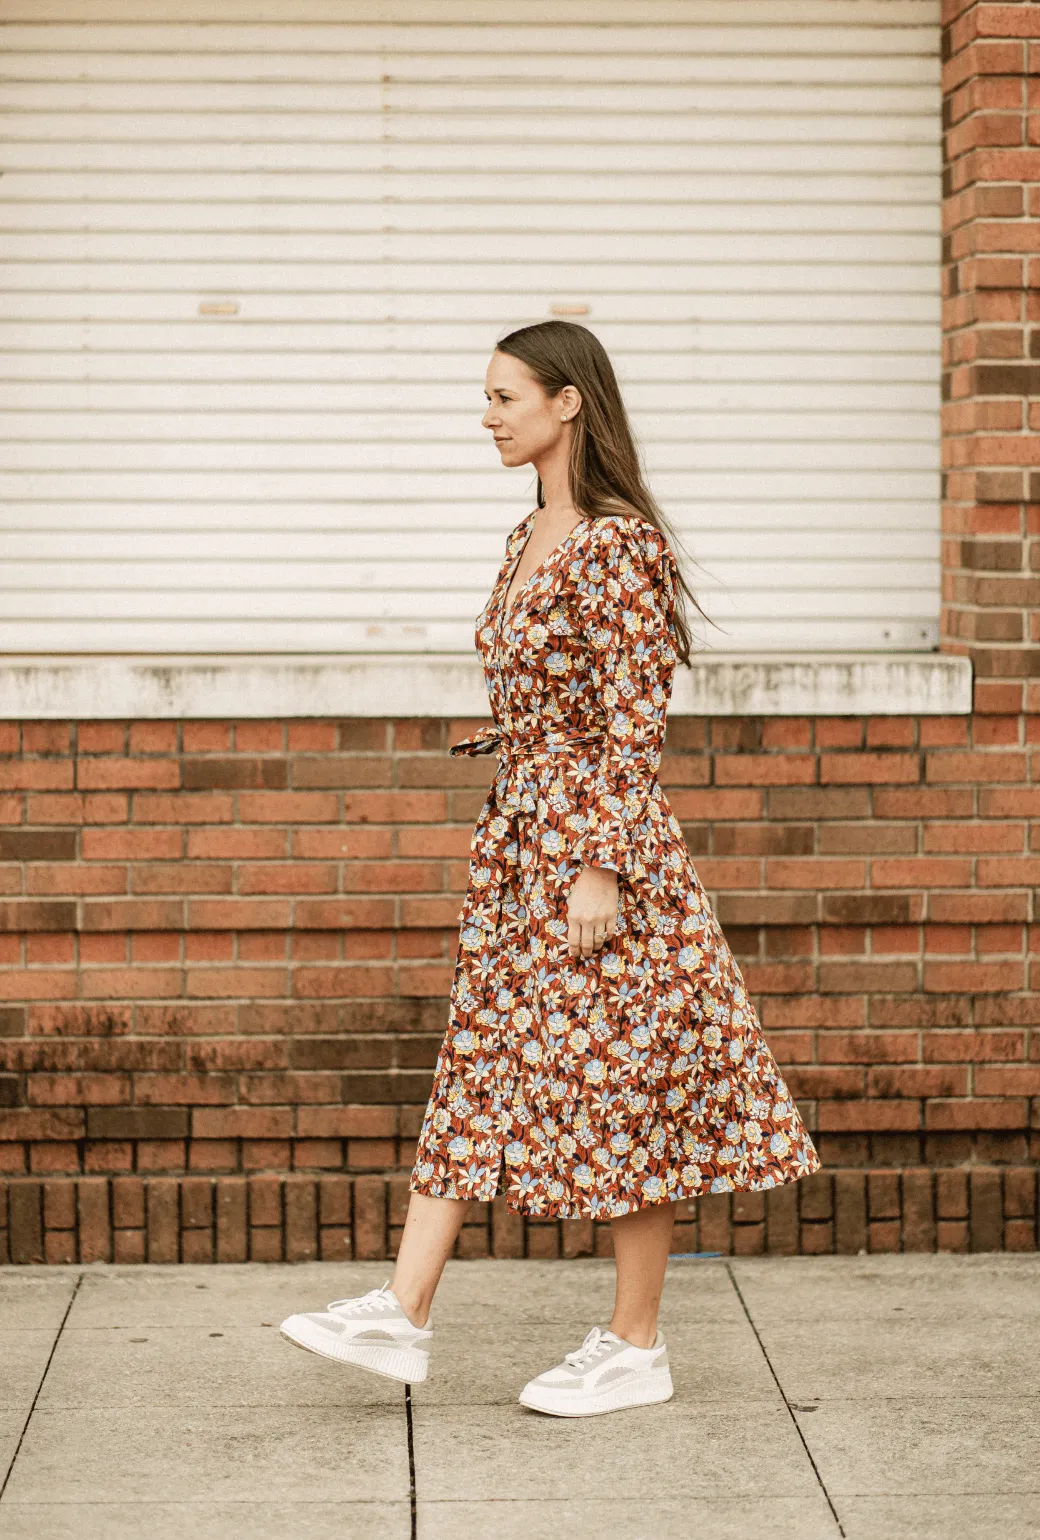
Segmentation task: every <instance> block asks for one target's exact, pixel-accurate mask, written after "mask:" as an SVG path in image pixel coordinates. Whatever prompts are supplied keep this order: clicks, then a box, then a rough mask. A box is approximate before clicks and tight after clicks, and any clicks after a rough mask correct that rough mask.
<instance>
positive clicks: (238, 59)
mask: <svg viewBox="0 0 1040 1540" xmlns="http://www.w3.org/2000/svg"><path fill="white" fill-rule="evenodd" d="M561 31H562V29H561ZM599 32H600V29H598V28H597V34H598V33H599ZM522 35H523V36H524V38H525V40H526V41H527V42H528V43H530V42H531V41H532V39H531V35H530V33H529V32H528V31H527V30H526V29H525V30H524V33H523V34H522ZM555 35H556V29H554V30H553V33H552V34H551V36H553V37H555ZM455 36H459V34H458V33H456V34H455ZM608 36H609V34H608ZM614 36H615V38H616V37H617V36H618V34H616V33H615V34H614ZM632 36H633V34H632V33H629V34H628V38H629V40H631V38H632ZM634 36H635V37H636V38H637V39H638V40H639V42H640V43H642V44H643V45H644V46H642V47H638V48H635V49H632V48H628V47H626V46H625V44H624V43H618V44H616V45H615V47H614V48H613V49H611V50H610V51H603V52H595V51H594V50H592V49H590V48H589V47H588V46H587V44H588V39H589V37H590V33H589V32H588V31H586V32H585V33H584V34H583V36H581V38H580V39H579V38H577V37H576V38H575V43H576V44H577V45H578V46H575V47H573V48H571V49H570V50H560V49H556V48H542V49H535V50H534V51H531V52H524V51H522V50H516V51H506V50H507V49H509V47H510V35H509V32H508V29H506V28H502V27H499V26H491V27H487V28H486V29H484V32H483V42H484V47H483V48H481V49H478V50H474V51H473V52H472V53H466V52H463V51H462V50H460V49H455V48H449V49H447V50H444V49H443V40H442V47H441V49H437V50H434V49H423V48H422V47H416V38H415V37H413V36H411V35H409V34H402V33H400V32H398V33H396V35H395V36H394V37H393V38H392V39H391V41H390V42H389V43H388V44H383V45H381V46H379V47H372V46H370V45H367V44H366V41H365V39H364V37H363V35H361V31H360V29H357V30H355V29H350V30H346V31H344V33H343V39H342V47H341V48H340V49H339V50H338V51H336V52H325V53H322V52H318V51H311V50H308V49H306V46H305V40H303V39H302V38H301V34H299V33H297V34H296V37H295V39H294V44H293V46H291V47H289V48H287V49H286V50H285V51H284V52H281V53H278V54H273V53H267V54H265V53H263V52H262V51H256V50H254V49H253V48H252V47H242V46H240V47H239V48H238V49H228V50H227V51H226V52H224V53H220V52H214V51H213V50H212V48H211V47H210V46H208V40H207V48H206V51H205V52H203V51H201V50H198V49H192V48H191V46H190V43H189V41H188V40H187V39H185V42H184V44H182V46H181V47H179V48H177V47H170V48H168V49H165V50H161V49H156V48H154V47H152V48H147V49H142V50H141V51H134V50H131V49H125V50H124V51H123V52H109V53H106V52H104V51H103V50H101V49H91V50H90V51H89V52H85V51H82V50H77V49H75V48H70V49H69V50H68V51H66V52H62V51H61V50H60V48H58V47H56V48H55V50H54V51H53V52H36V53H32V52H28V51H24V52H23V51H17V52H12V51H10V50H7V51H6V56H5V65H4V78H5V79H6V80H8V81H11V82H12V83H16V84H17V83H23V82H24V83H41V84H43V83H48V84H51V83H58V82H62V83H64V82H68V83H71V84H76V85H78V84H81V83H82V82H83V81H84V79H86V80H89V81H90V82H91V84H101V83H104V84H108V83H128V82H132V83H135V84H137V83H140V81H141V80H148V81H151V82H154V83H163V84H168V83H170V82H178V83H187V82H200V83H202V84H203V85H211V84H217V85H229V84H245V85H248V86H257V85H269V84H274V85H278V86H283V87H285V86H288V87H291V86H293V85H297V84H307V85H325V86H331V85H334V84H335V85H341V86H342V85H346V86H353V85H356V84H358V83H360V84H367V85H371V86H376V87H380V86H387V85H389V86H392V87H396V88H400V87H401V86H402V85H418V84H423V85H431V86H435V87H440V88H443V86H444V83H445V82H446V81H450V82H451V83H452V84H455V83H460V84H469V83H471V82H473V81H479V82H480V83H482V84H483V83H485V82H487V81H496V80H508V81H510V82H511V83H512V82H514V81H515V82H516V83H518V84H521V85H527V84H528V83H530V84H537V83H539V82H545V81H552V80H566V81H572V82H581V83H582V84H586V83H590V82H594V83H595V84H596V85H603V84H606V83H608V82H609V83H615V82H624V83H626V84H629V83H634V82H640V83H647V84H654V85H657V84H668V83H677V82H690V81H697V82H700V81H702V80H713V79H715V78H716V77H717V70H716V67H715V65H714V61H713V60H712V56H711V53H710V52H706V51H705V50H704V48H703V41H704V40H703V35H702V33H701V32H700V30H699V29H695V28H676V29H672V30H670V31H662V32H658V33H655V32H654V31H653V30H652V29H649V28H648V29H646V30H645V31H644V30H643V29H640V31H639V32H637V33H635V34H634ZM817 40H818V41H820V42H821V43H822V42H823V40H822V39H821V38H820V35H819V33H816V34H815V35H814V41H817ZM605 41H606V39H605V38H604V37H602V36H597V42H598V43H599V44H600V45H602V44H603V43H604V42H605ZM301 42H303V46H301ZM654 45H656V46H654ZM803 46H804V45H803ZM388 55H389V57H388ZM774 57H775V58H777V59H783V50H780V51H778V53H777V54H776V55H775V56H774ZM890 57H891V55H888V54H886V56H885V58H886V61H887V59H889V58H890ZM925 57H927V56H926V55H921V54H918V53H914V54H913V55H912V58H913V60H914V62H918V61H920V60H921V59H922V58H925ZM936 57H937V56H936ZM726 62H727V65H728V66H729V70H730V74H731V78H732V79H733V81H734V84H735V85H736V86H738V87H739V85H740V84H741V82H742V80H748V79H750V80H751V81H756V80H760V79H761V64H760V60H759V59H758V58H757V57H752V58H749V57H747V56H745V55H741V54H739V53H738V54H732V53H727V55H726ZM815 62H816V65H817V73H818V75H819V77H820V78H821V79H822V80H827V79H828V77H831V78H832V70H833V68H834V62H835V55H834V53H833V51H831V50H828V49H827V48H826V45H825V44H824V46H822V47H819V48H817V49H816V50H815ZM858 62H859V64H860V67H861V68H862V67H865V65H866V61H865V60H864V59H863V56H862V55H860V56H859V58H858ZM872 62H874V61H872ZM845 65H846V60H845V58H844V57H842V58H841V59H840V60H839V64H838V67H839V69H842V68H844V67H845ZM874 68H875V69H877V64H876V62H874ZM786 72H787V61H786V60H784V62H783V64H781V67H780V70H779V71H778V73H779V74H780V75H784V74H786ZM739 105H740V104H739V101H738V102H737V103H736V106H737V107H739ZM813 110H817V111H818V110H819V106H817V107H816V108H814V109H813Z"/></svg>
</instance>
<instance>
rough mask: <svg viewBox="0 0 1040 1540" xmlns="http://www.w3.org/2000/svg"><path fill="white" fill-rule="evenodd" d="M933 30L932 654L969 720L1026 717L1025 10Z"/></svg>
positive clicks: (1037, 393)
mask: <svg viewBox="0 0 1040 1540" xmlns="http://www.w3.org/2000/svg"><path fill="white" fill-rule="evenodd" d="M942 18H943V31H942V52H943V67H942V74H943V128H944V144H945V166H944V171H943V329H944V338H943V409H942V411H943V603H942V618H941V624H940V648H941V650H942V651H944V652H956V653H961V654H967V655H968V656H970V657H971V659H972V661H973V664H974V672H975V681H976V685H975V690H976V694H975V709H976V710H977V711H985V712H991V713H1001V714H1004V713H1014V712H1017V711H1021V710H1033V711H1037V710H1040V540H1038V539H1037V536H1038V534H1040V438H1038V437H1037V436H1036V435H1037V429H1038V428H1040V399H1035V398H1038V397H1040V327H1037V326H1036V325H1035V323H1036V321H1037V320H1038V319H1040V224H1038V223H1037V222H1036V221H1037V216H1038V215H1040V79H1038V78H1037V76H1038V71H1040V5H1036V4H1033V3H1031V0H1012V3H1010V4H1001V5H993V4H984V3H979V0H943V6H942ZM1030 72H1031V73H1032V79H1030ZM1031 323H1034V324H1033V325H1032V326H1031ZM1031 397H1033V398H1034V399H1032V400H1031V399H1030V398H1031Z"/></svg>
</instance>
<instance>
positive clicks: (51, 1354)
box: [0, 1273, 83, 1502]
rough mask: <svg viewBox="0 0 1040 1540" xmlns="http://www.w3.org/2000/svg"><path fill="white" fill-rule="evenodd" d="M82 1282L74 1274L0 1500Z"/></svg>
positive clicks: (79, 1277) (5, 1477) (78, 1275)
mask: <svg viewBox="0 0 1040 1540" xmlns="http://www.w3.org/2000/svg"><path fill="white" fill-rule="evenodd" d="M82 1282H83V1274H82V1273H77V1274H76V1282H75V1285H74V1286H73V1290H72V1293H71V1294H70V1295H69V1302H68V1304H67V1305H66V1306H65V1314H64V1315H63V1316H62V1318H61V1325H60V1326H59V1327H58V1331H57V1335H56V1336H55V1338H54V1341H53V1342H52V1343H51V1350H50V1352H49V1353H48V1354H47V1362H46V1363H45V1364H44V1366H43V1373H42V1374H41V1375H40V1383H39V1384H38V1385H37V1387H36V1394H35V1395H34V1396H33V1398H32V1405H31V1406H30V1408H29V1414H28V1416H27V1417H26V1419H25V1421H24V1422H23V1424H22V1431H21V1433H20V1434H19V1435H18V1442H17V1444H16V1445H15V1449H14V1454H13V1455H12V1456H11V1463H10V1465H9V1466H8V1467H7V1472H6V1474H5V1476H4V1482H3V1486H0V1502H3V1498H4V1493H5V1492H6V1491H7V1483H8V1482H9V1481H10V1479H11V1472H12V1471H13V1470H14V1468H15V1464H16V1463H17V1460H18V1456H19V1455H20V1454H21V1452H22V1444H23V1443H24V1441H25V1435H26V1433H27V1432H28V1431H29V1424H30V1422H32V1416H33V1412H35V1410H36V1403H37V1401H38V1400H39V1399H40V1392H41V1390H42V1389H43V1387H44V1383H45V1381H46V1379H47V1375H48V1374H49V1373H50V1368H51V1364H52V1363H53V1361H54V1354H55V1353H56V1352H57V1348H58V1343H59V1342H60V1341H61V1334H62V1332H63V1331H64V1330H65V1322H66V1321H67V1320H68V1318H69V1311H70V1310H71V1309H72V1307H73V1305H74V1304H75V1302H76V1295H77V1294H78V1293H79V1286H80V1284H81V1283H82Z"/></svg>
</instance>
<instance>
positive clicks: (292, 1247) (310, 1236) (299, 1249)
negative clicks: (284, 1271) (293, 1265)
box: [285, 1178, 318, 1262]
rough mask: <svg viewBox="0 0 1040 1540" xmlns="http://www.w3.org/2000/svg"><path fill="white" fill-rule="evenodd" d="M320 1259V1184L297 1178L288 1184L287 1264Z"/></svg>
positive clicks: (286, 1217)
mask: <svg viewBox="0 0 1040 1540" xmlns="http://www.w3.org/2000/svg"><path fill="white" fill-rule="evenodd" d="M317 1256H318V1190H317V1184H316V1183H315V1182H313V1181H305V1180H300V1179H299V1178H293V1179H291V1180H289V1181H287V1182H286V1184H285V1260H286V1261H287V1262H313V1261H315V1260H316V1258H317Z"/></svg>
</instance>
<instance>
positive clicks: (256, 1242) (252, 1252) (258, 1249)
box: [249, 1229, 284, 1262]
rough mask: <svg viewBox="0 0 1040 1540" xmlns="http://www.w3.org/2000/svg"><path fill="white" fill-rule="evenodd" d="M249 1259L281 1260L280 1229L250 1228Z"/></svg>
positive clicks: (254, 1260) (255, 1260)
mask: <svg viewBox="0 0 1040 1540" xmlns="http://www.w3.org/2000/svg"><path fill="white" fill-rule="evenodd" d="M249 1260H250V1262H281V1261H283V1260H284V1256H283V1250H282V1232H281V1230H280V1229H277V1230H268V1229H250V1231H249Z"/></svg>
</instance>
